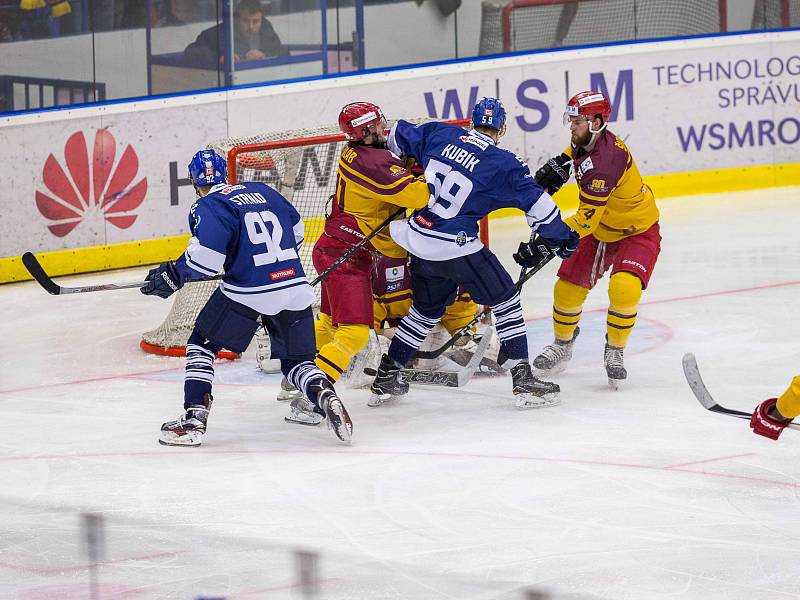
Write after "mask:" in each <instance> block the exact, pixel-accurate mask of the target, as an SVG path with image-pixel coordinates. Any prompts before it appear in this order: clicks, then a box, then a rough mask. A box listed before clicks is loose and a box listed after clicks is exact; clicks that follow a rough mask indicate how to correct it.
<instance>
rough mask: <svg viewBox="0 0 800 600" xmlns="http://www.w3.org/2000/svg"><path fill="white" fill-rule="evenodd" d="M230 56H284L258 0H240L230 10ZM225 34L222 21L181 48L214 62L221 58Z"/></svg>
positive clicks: (193, 57)
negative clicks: (231, 23) (232, 19)
mask: <svg viewBox="0 0 800 600" xmlns="http://www.w3.org/2000/svg"><path fill="white" fill-rule="evenodd" d="M234 22H235V27H234V34H233V59H234V61H236V62H239V61H248V60H261V59H264V58H268V57H273V56H286V55H288V54H289V51H288V49H287V48H286V47H285V46H284V45H283V44H281V40H280V38H279V37H278V34H277V33H275V30H274V29H273V28H272V24H271V23H270V22H269V21H268V20H267V19H265V18H264V9H263V7H262V6H261V2H260V1H259V0H241V2H239V4H238V6H237V7H236V12H235V13H234ZM224 40H225V36H224V34H223V30H222V24H220V25H215V26H214V27H211V28H209V29H206V30H205V31H203V32H202V33H201V34H200V35H199V36H197V39H196V40H195V41H194V42H192V43H191V44H189V45H188V46H187V47H186V50H185V51H184V54H185V56H186V58H187V59H188V60H191V61H194V62H197V63H205V64H216V63H217V62H220V63H222V62H223V61H224V58H225V57H224V48H223V44H224Z"/></svg>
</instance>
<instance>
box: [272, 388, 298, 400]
mask: <svg viewBox="0 0 800 600" xmlns="http://www.w3.org/2000/svg"><path fill="white" fill-rule="evenodd" d="M302 397H303V393H302V392H300V391H296V392H290V391H288V390H281V391H280V392H278V395H277V397H276V398H275V400H277V401H278V402H286V401H287V400H296V399H297V398H302Z"/></svg>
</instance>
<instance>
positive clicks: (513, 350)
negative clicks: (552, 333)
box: [490, 291, 528, 369]
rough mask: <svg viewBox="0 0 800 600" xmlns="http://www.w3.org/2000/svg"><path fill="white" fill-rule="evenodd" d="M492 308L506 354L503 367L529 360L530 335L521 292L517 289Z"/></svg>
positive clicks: (495, 325)
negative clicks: (524, 317)
mask: <svg viewBox="0 0 800 600" xmlns="http://www.w3.org/2000/svg"><path fill="white" fill-rule="evenodd" d="M490 308H491V309H492V312H493V313H494V316H495V318H496V321H495V324H494V327H495V329H496V330H497V337H498V338H500V344H501V345H502V347H503V352H504V356H505V360H504V361H503V368H504V369H510V368H511V367H514V366H516V365H517V364H518V363H520V362H523V361H526V362H527V360H528V336H527V333H526V332H525V321H524V320H523V318H522V304H520V300H519V293H518V292H516V291H515V292H514V295H513V296H511V297H510V298H509V299H508V300H503V301H502V302H499V303H497V304H493V305H492V306H491V307H490Z"/></svg>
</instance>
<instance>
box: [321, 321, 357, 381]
mask: <svg viewBox="0 0 800 600" xmlns="http://www.w3.org/2000/svg"><path fill="white" fill-rule="evenodd" d="M328 319H330V317H328ZM367 342H369V325H341V324H340V325H339V326H338V327H337V328H336V332H335V333H334V334H333V338H332V339H331V341H330V342H329V343H327V344H325V345H324V346H322V347H320V349H319V351H318V352H317V356H316V358H315V359H314V362H315V363H316V364H317V366H318V367H319V368H320V369H322V371H323V372H324V373H325V375H327V376H328V379H330V380H331V382H335V381H337V380H338V379H339V377H341V375H342V373H343V372H344V371H345V370H346V369H347V366H348V365H349V364H350V361H351V360H352V359H353V357H354V356H355V355H356V354H358V353H359V352H360V351H361V350H362V349H363V348H364V347H365V346H366V345H367Z"/></svg>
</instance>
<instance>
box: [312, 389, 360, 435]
mask: <svg viewBox="0 0 800 600" xmlns="http://www.w3.org/2000/svg"><path fill="white" fill-rule="evenodd" d="M317 402H319V406H320V409H322V411H323V412H324V413H325V417H326V418H327V419H328V427H329V428H330V429H331V430H333V433H335V434H336V437H338V438H339V439H340V440H341V441H343V442H344V443H346V444H349V443H350V440H351V439H352V436H353V422H352V421H351V420H350V415H348V414H347V409H346V408H345V407H344V404H342V401H341V400H340V399H339V397H338V396H337V395H336V392H335V391H334V390H333V387H332V386H331V387H326V388H325V389H323V390H322V391H321V392H320V393H319V394H318V395H317Z"/></svg>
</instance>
